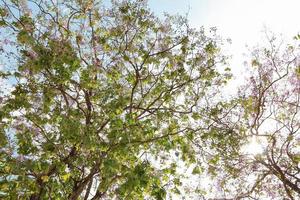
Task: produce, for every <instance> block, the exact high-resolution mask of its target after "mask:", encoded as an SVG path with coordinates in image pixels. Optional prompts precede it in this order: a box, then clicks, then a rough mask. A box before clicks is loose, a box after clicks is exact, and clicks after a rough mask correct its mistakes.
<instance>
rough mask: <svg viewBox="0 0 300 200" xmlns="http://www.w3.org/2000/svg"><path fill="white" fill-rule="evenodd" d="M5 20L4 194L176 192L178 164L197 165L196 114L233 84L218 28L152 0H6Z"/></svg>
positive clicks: (0, 174)
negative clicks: (155, 10)
mask: <svg viewBox="0 0 300 200" xmlns="http://www.w3.org/2000/svg"><path fill="white" fill-rule="evenodd" d="M0 15H1V21H0V24H1V37H2V38H1V40H2V44H3V47H2V55H1V56H2V57H3V63H4V67H3V68H2V69H1V77H2V79H4V80H6V81H7V82H8V83H9V84H11V85H12V89H11V92H8V91H6V90H5V89H2V92H3V94H2V97H1V106H0V108H1V110H0V127H1V132H0V137H1V148H0V150H1V154H0V166H1V167H0V188H1V189H0V191H1V193H0V195H1V196H2V198H11V199H101V198H109V199H111V198H113V197H118V198H122V199H123V198H127V199H132V198H134V199H144V198H156V199H163V198H165V196H166V189H168V190H169V191H170V192H172V191H175V192H178V189H177V188H176V187H177V186H178V185H180V180H179V179H178V177H176V174H177V173H176V163H175V162H172V159H171V158H172V157H176V156H177V157H178V159H180V160H183V161H185V162H186V163H193V162H195V161H196V159H195V157H194V151H193V149H191V147H192V145H191V143H192V141H193V137H194V135H195V134H200V133H202V132H203V130H206V126H205V124H206V122H205V121H203V118H202V117H201V115H200V114H199V113H202V112H204V111H207V110H209V107H208V106H209V105H208V104H207V102H209V101H210V100H209V99H210V98H211V97H212V96H214V95H215V94H216V93H218V88H219V86H220V85H222V84H223V83H225V82H226V80H227V79H228V78H229V77H230V76H229V74H227V73H224V74H220V70H217V69H216V67H217V66H218V65H219V64H222V63H224V62H225V57H224V56H222V55H221V54H220V49H219V47H218V45H219V43H221V41H220V39H219V38H218V37H217V36H216V35H215V34H214V30H213V29H212V30H211V36H206V35H205V33H204V30H202V29H201V30H200V31H197V30H194V29H192V28H190V27H189V26H188V23H187V21H186V19H185V18H182V17H172V16H166V17H165V18H164V19H162V20H161V19H158V18H157V17H155V16H154V15H153V14H152V13H151V12H150V11H149V9H148V8H147V5H146V2H145V1H111V2H110V3H102V2H101V1H97V0H87V1H80V0H78V1H77V0H64V1H60V0H58V1H52V0H28V1H21V0H20V1H17V0H11V1H7V0H2V3H1V9H0ZM212 102H213V101H211V102H210V104H211V103H212ZM196 122H197V123H196ZM174 152H175V154H174ZM153 160H156V162H160V163H161V165H160V166H163V167H157V166H155V165H153V162H152V161H153Z"/></svg>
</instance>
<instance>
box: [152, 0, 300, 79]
mask: <svg viewBox="0 0 300 200" xmlns="http://www.w3.org/2000/svg"><path fill="white" fill-rule="evenodd" d="M149 4H150V7H151V8H152V9H153V10H154V11H155V12H156V13H162V12H168V13H172V14H175V13H180V14H186V13H187V12H189V15H188V17H189V20H190V23H191V24H192V26H194V27H200V26H204V27H206V28H208V27H212V26H216V27H217V28H218V33H219V34H220V35H221V36H222V37H223V38H230V39H231V40H232V45H230V48H229V49H228V50H229V53H230V54H231V55H232V56H233V58H232V61H231V68H232V70H233V72H234V74H235V75H236V76H239V74H241V72H242V71H243V64H242V63H243V61H244V60H245V59H246V58H245V57H243V53H248V50H247V49H246V48H245V45H246V44H248V46H249V47H253V46H255V45H256V44H258V43H261V40H262V38H263V37H264V34H263V30H264V27H266V28H267V29H268V30H270V31H272V32H274V33H275V34H283V37H285V38H288V39H292V38H293V37H294V36H295V35H296V34H297V33H300V23H299V20H300V11H299V9H300V0H149Z"/></svg>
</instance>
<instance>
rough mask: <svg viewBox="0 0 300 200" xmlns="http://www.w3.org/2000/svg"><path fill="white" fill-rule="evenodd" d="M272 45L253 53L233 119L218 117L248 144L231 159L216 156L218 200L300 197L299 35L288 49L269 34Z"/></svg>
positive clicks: (231, 110)
mask: <svg viewBox="0 0 300 200" xmlns="http://www.w3.org/2000/svg"><path fill="white" fill-rule="evenodd" d="M267 42H268V44H267V45H266V47H257V48H255V49H254V50H253V51H252V53H251V58H250V61H249V62H247V63H248V66H249V68H248V69H249V71H248V74H247V77H248V78H247V83H246V84H244V86H243V87H242V88H241V89H240V92H239V96H240V97H239V98H235V100H233V101H232V102H230V103H228V105H230V106H229V109H225V110H226V112H225V113H226V115H227V116H230V117H229V118H228V117H227V118H221V117H220V116H224V112H223V114H222V112H221V113H219V114H218V116H217V117H215V118H216V119H221V120H220V122H221V123H218V124H220V125H222V124H223V126H222V127H223V129H228V126H231V127H232V126H235V129H232V130H234V131H233V132H236V133H237V134H239V135H240V136H241V137H240V138H239V140H240V143H239V145H242V146H240V147H239V148H237V149H238V150H237V151H234V152H232V153H230V155H231V156H230V157H227V156H226V155H227V154H223V153H222V149H221V150H218V149H217V150H216V153H215V154H214V158H215V160H213V161H215V163H214V165H213V167H214V169H213V170H212V171H211V174H212V177H214V178H215V180H217V186H218V187H217V188H218V189H219V194H218V195H217V196H218V197H220V196H221V197H225V198H235V199H261V198H272V199H277V198H278V199H282V198H288V199H298V197H299V196H300V168H299V167H300V166H299V163H300V131H299V129H300V123H299V120H300V114H299V108H300V102H299V100H300V74H299V72H300V71H299V69H300V68H299V58H300V54H299V37H298V36H297V37H296V38H295V44H293V45H286V44H284V43H283V42H282V41H278V39H276V38H275V37H274V36H270V34H267ZM228 112H229V114H227V113H228ZM255 148H258V151H257V150H256V149H255ZM259 149H261V150H259ZM211 152H213V151H211ZM220 152H221V153H220ZM215 186H216V185H215Z"/></svg>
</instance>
